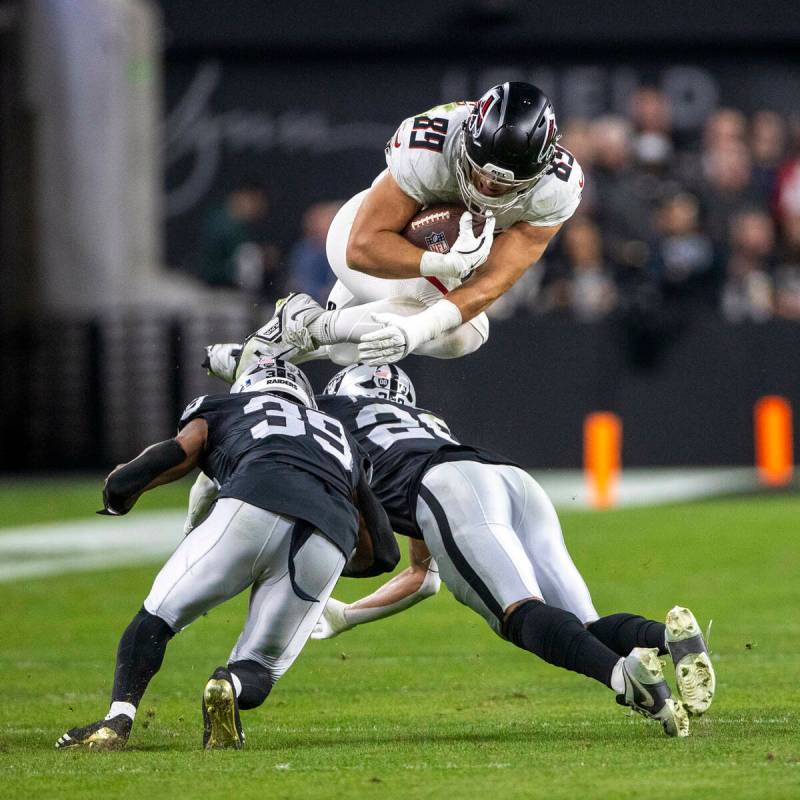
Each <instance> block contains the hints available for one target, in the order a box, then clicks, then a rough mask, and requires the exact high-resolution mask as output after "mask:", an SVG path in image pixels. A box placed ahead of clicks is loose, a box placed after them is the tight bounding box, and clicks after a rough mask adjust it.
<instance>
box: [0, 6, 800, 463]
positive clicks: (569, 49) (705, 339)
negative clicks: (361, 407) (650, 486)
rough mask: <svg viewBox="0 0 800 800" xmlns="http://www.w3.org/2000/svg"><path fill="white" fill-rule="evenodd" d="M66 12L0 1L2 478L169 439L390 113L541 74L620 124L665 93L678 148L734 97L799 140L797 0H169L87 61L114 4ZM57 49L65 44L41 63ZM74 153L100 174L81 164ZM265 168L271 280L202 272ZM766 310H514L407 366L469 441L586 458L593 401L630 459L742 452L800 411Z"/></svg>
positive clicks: (583, 110) (260, 315)
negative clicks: (615, 417) (206, 362)
mask: <svg viewBox="0 0 800 800" xmlns="http://www.w3.org/2000/svg"><path fill="white" fill-rule="evenodd" d="M78 5H80V4H78ZM89 5H91V4H89ZM75 8H77V6H75ZM54 9H57V4H48V3H32V4H23V3H14V2H4V3H0V53H2V56H1V57H0V58H1V60H0V70H1V75H2V77H1V78H0V119H1V120H2V121H1V122H0V233H1V234H2V235H1V236H0V247H1V248H2V249H1V252H0V287H1V288H0V335H2V345H1V346H0V376H1V377H0V440H1V441H2V447H1V448H0V470H3V471H4V472H14V471H19V470H25V471H30V470H50V469H59V470H62V469H73V468H74V469H100V468H105V467H108V466H109V465H111V464H115V463H117V462H118V461H120V460H123V459H125V458H127V457H130V456H131V455H132V454H133V453H135V452H137V451H138V449H139V448H140V447H141V446H142V445H144V444H146V443H148V442H150V441H154V440H156V439H159V438H163V437H164V436H165V435H167V434H168V433H169V431H170V430H171V429H172V426H173V424H174V419H175V416H176V413H177V412H178V410H179V409H180V408H181V407H182V405H183V404H184V403H185V402H186V401H187V400H189V399H191V398H192V397H193V396H195V395H197V394H199V393H201V392H205V391H209V390H212V389H213V386H214V384H213V383H212V382H210V381H209V380H207V379H206V378H205V377H204V375H203V373H202V370H200V369H199V362H200V360H201V357H202V346H203V345H204V344H206V343H209V342H211V341H233V340H236V339H239V338H241V336H242V335H243V334H244V333H246V332H248V331H250V330H251V329H252V328H253V327H254V326H256V325H258V324H260V323H261V322H263V321H264V320H265V319H266V318H267V317H268V316H269V314H270V313H271V308H270V301H274V299H276V298H277V297H279V296H281V295H282V294H283V293H285V291H286V290H287V289H290V288H291V286H287V285H286V280H285V277H286V271H285V265H286V258H287V255H288V253H289V252H290V250H291V247H292V245H293V243H294V242H296V241H297V239H298V237H299V236H300V235H301V222H302V218H303V214H304V211H305V210H306V209H307V208H308V207H309V206H310V205H311V204H313V203H317V202H321V201H335V200H342V199H346V198H347V197H349V196H350V195H352V194H353V193H355V192H356V191H358V190H360V189H362V188H364V187H365V186H366V185H368V183H369V182H370V181H371V180H372V178H373V177H374V176H375V175H376V174H377V172H378V171H380V169H381V168H382V166H383V158H382V146H383V143H384V142H385V140H386V139H387V138H388V136H389V135H390V134H391V133H392V131H393V130H394V127H395V126H396V125H397V124H398V122H399V121H400V120H401V119H403V118H404V117H406V116H409V115H411V114H413V113H415V112H419V111H421V110H423V109H426V108H428V107H430V106H433V105H435V104H437V103H439V102H444V101H448V100H453V99H460V98H474V97H475V96H477V95H478V94H479V93H480V92H482V91H483V90H485V89H486V88H488V87H489V86H490V85H491V84H493V83H495V82H499V81H502V80H506V79H526V80H532V81H534V82H536V83H539V84H540V85H541V86H542V88H544V89H545V90H546V91H548V92H550V93H551V95H552V98H553V101H554V103H555V108H556V113H557V116H558V119H559V121H560V123H561V124H562V126H563V125H565V123H567V121H569V120H571V119H575V118H582V119H586V120H589V121H591V120H592V119H595V118H598V117H601V116H603V115H605V114H609V113H613V114H622V115H625V114H627V113H628V106H627V104H628V101H629V99H630V96H631V92H632V91H633V90H634V89H635V88H636V87H637V86H640V85H648V86H654V87H657V88H659V89H661V90H664V91H666V92H667V93H668V94H669V97H670V99H671V101H672V114H673V122H674V127H673V131H672V136H673V138H674V143H675V144H676V146H677V147H680V148H681V149H682V150H683V151H686V152H691V151H692V148H697V147H698V146H699V144H698V143H699V142H700V140H701V138H702V129H703V125H704V123H705V122H706V120H707V118H708V117H709V115H710V114H712V112H714V111H715V110H716V109H717V108H720V107H732V108H736V109H739V110H741V111H742V112H744V113H745V114H746V115H748V119H750V118H751V117H752V115H753V114H754V113H755V112H758V111H760V110H771V111H776V112H779V114H781V115H782V117H783V118H784V119H785V120H786V123H787V125H788V126H789V127H790V128H791V126H792V125H793V126H794V129H793V132H792V133H791V134H790V141H789V142H787V145H786V150H785V154H784V158H785V159H786V160H787V161H788V160H789V159H791V158H792V157H796V155H797V145H798V143H799V142H800V140H799V139H798V138H797V137H798V132H797V128H798V125H800V123H799V122H798V119H797V114H798V108H800V102H798V101H800V62H798V60H797V58H796V43H797V41H798V37H800V12H798V9H797V7H796V6H794V5H793V4H787V3H782V2H761V3H753V2H739V3H719V4H713V5H707V6H705V5H698V4H693V3H685V2H678V3H669V4H664V3H655V2H640V3H635V4H633V3H627V2H606V3H603V4H602V6H600V5H599V4H587V3H581V2H576V1H572V0H565V1H562V2H559V3H557V4H544V3H538V2H536V3H529V2H521V1H516V0H473V2H455V0H448V1H447V2H434V3H431V2H418V1H417V0H406V2H403V3H392V4H389V3H380V2H379V3H376V2H361V1H359V0H351V2H348V3H346V4H340V3H330V2H318V1H316V0H315V1H314V2H304V3H297V4H285V3H280V4H278V3H263V2H258V1H257V0H230V1H229V2H227V3H224V4H220V3H217V2H210V1H209V0H206V1H205V2H190V1H189V0H169V1H168V0H163V2H161V3H160V4H152V3H142V4H140V11H141V16H137V18H136V19H135V20H133V19H131V20H128V21H122V22H121V23H120V22H119V21H117V22H112V23H109V25H108V27H107V28H106V29H104V30H103V32H102V33H103V36H105V38H103V37H102V36H101V37H100V39H99V40H98V41H99V42H100V44H99V45H98V51H97V52H98V54H99V55H98V59H96V60H92V59H91V58H88V59H87V60H84V61H83V62H81V63H78V64H71V63H70V61H69V58H68V57H67V56H66V55H65V54H68V53H69V52H72V51H70V49H69V45H68V44H64V46H63V47H61V48H60V46H59V43H62V44H63V42H64V41H67V38H68V37H67V35H66V34H65V35H64V37H62V38H59V35H58V34H57V33H54V31H58V30H64V31H66V30H68V29H69V30H70V31H72V34H71V35H76V36H85V37H87V39H86V41H93V40H91V35H92V30H93V26H95V25H99V24H100V23H98V20H97V17H94V16H92V15H91V14H89V13H88V12H83V13H86V14H87V16H86V17H85V18H84V19H77V18H76V17H75V16H74V15H76V14H78V13H79V12H78V11H74V10H72V7H70V6H64V7H63V8H62V9H61V10H60V11H58V10H54ZM59 13H60V14H62V15H63V16H62V17H59V16H58V14H59ZM70 15H73V16H70ZM101 22H102V20H101ZM48 26H49V27H48ZM115 26H116V27H115ZM48 37H50V38H48ZM42 41H50V42H53V43H56V45H55V46H54V50H53V52H54V53H55V55H54V56H53V57H51V58H50V59H47V58H38V59H37V58H27V56H29V55H30V53H31V52H34V53H37V54H39V56H41V53H42V47H39V46H36V43H39V44H40V43H41V42H42ZM31 42H33V43H34V44H31ZM125 48H128V49H127V50H126V49H125ZM117 51H119V52H121V53H122V55H121V56H119V57H118V58H116V57H115V53H116V52H117ZM101 56H102V58H107V59H108V61H107V62H103V61H102V60H101ZM118 62H119V63H123V67H124V68H123V69H122V71H121V72H120V71H119V69H118V67H119V63H118ZM115 70H117V71H116V72H115ZM118 73H119V74H118ZM109 75H111V76H113V79H114V80H115V81H116V82H117V83H116V84H115V85H116V86H117V89H118V93H117V94H114V93H110V94H108V96H107V99H108V100H109V102H111V103H120V108H124V109H125V112H124V113H125V114H127V115H128V116H127V117H126V119H128V120H130V121H131V123H132V125H131V127H132V128H135V129H136V130H137V131H138V133H137V134H136V138H135V139H128V138H125V137H126V136H127V135H128V134H127V133H126V134H124V135H122V134H120V135H121V136H122V139H121V140H120V142H122V143H121V144H120V143H119V142H118V141H117V139H116V138H114V137H115V136H116V134H115V133H114V132H113V130H112V129H113V125H114V122H113V121H114V116H113V115H112V114H110V113H107V110H106V111H103V110H102V109H98V107H97V106H96V105H92V103H91V101H90V99H87V98H91V96H92V95H91V94H88V95H86V93H90V92H97V93H99V94H102V92H103V91H104V89H103V88H102V86H103V79H104V77H106V76H109ZM98 87H99V88H98ZM120 87H124V88H120ZM120 92H121V93H122V94H120ZM84 95H86V96H84ZM122 95H124V96H122ZM103 96H105V95H103ZM62 135H63V140H62V139H60V138H59V137H60V136H62ZM95 136H96V137H97V139H96V141H95ZM792 137H794V138H793V139H792ZM123 139H124V141H123ZM81 157H85V158H86V159H87V164H91V165H94V167H92V170H93V169H95V168H96V169H97V173H98V174H97V175H94V172H92V170H88V172H89V173H91V174H88V173H87V171H86V170H84V171H83V172H75V171H71V169H72V166H73V165H74V164H75V159H76V158H77V159H80V158H81ZM97 165H102V167H98V166H97ZM103 170H105V171H103ZM100 173H102V174H100ZM76 174H80V175H81V176H82V177H81V180H82V182H81V183H73V181H72V179H73V177H74V176H75V175H76ZM87 175H88V177H87ZM93 180H96V183H92V181H93ZM588 180H591V175H589V176H588ZM248 182H256V183H259V184H262V185H263V186H264V188H265V189H266V193H267V196H268V199H269V206H270V210H269V214H268V216H267V217H266V219H265V220H263V221H262V226H261V228H260V230H259V236H261V237H263V239H264V240H265V241H268V242H270V243H271V245H272V246H274V250H275V252H276V253H278V255H277V256H276V259H277V260H276V263H275V264H273V271H272V272H271V273H269V275H268V277H267V280H266V281H265V282H264V285H263V286H262V287H261V288H260V290H259V291H258V292H257V293H253V292H243V291H237V290H235V289H211V288H209V287H207V286H204V285H203V284H202V283H201V282H200V281H199V280H198V277H197V276H198V268H199V267H198V265H199V262H200V260H201V255H200V246H201V240H202V235H203V234H202V231H203V227H204V225H205V224H206V219H207V217H208V214H209V212H210V210H211V209H213V208H214V207H215V206H218V205H219V204H221V203H222V202H224V199H225V197H226V195H227V194H228V193H229V192H230V191H232V190H235V189H236V188H237V187H239V186H241V185H242V184H245V183H248ZM92 187H96V188H95V189H93V188H92ZM634 202H635V200H632V201H631V203H634ZM600 203H601V204H602V198H600ZM764 210H766V211H767V213H773V210H772V209H771V208H770V207H769V204H767V205H766V206H765V208H764ZM778 250H779V246H778V245H776V256H775V257H776V258H778V257H779V256H780V254H779V253H778ZM771 317H772V318H770V319H766V320H764V321H751V320H744V321H741V322H735V323H734V322H730V321H728V320H726V319H725V317H724V315H722V314H721V313H718V310H717V309H711V310H710V311H709V310H708V309H706V308H702V309H699V310H698V309H697V308H692V309H691V310H690V312H688V313H686V314H683V313H681V314H680V315H679V319H678V320H677V322H676V320H675V319H673V318H671V317H670V316H669V315H666V317H665V316H664V315H662V313H661V310H660V309H659V308H654V307H653V306H648V305H644V306H643V307H638V306H637V307H635V308H634V310H633V311H631V309H630V308H626V307H624V304H619V307H618V308H616V309H615V311H614V312H613V313H609V314H607V315H604V316H603V317H602V318H600V319H596V320H593V321H583V320H579V319H576V318H575V315H574V314H571V313H569V309H567V310H566V312H564V311H563V310H562V311H561V312H557V313H549V314H548V313H526V312H525V311H517V312H516V313H515V314H513V315H512V318H510V319H508V320H499V319H498V320H493V322H492V330H491V339H490V342H489V343H488V345H487V346H485V347H484V348H483V349H482V350H480V351H479V352H478V353H477V354H475V355H472V356H470V357H468V358H465V359H462V360H459V361H455V362H441V361H433V360H426V359H419V358H413V359H410V360H409V361H408V362H407V365H408V369H409V371H410V372H411V374H412V377H414V378H415V379H416V380H417V383H418V391H419V394H420V395H421V396H422V398H423V402H424V403H425V404H426V405H428V406H432V407H435V408H436V409H438V410H441V411H442V412H444V413H445V414H446V415H447V418H448V419H449V420H451V422H452V423H453V426H454V428H455V429H456V431H457V432H458V433H459V434H460V435H461V436H462V437H463V438H465V439H470V440H472V441H476V442H479V443H481V444H484V445H489V446H491V447H493V448H495V449H498V450H503V451H505V452H507V453H508V454H509V455H511V456H512V457H514V458H516V459H518V460H519V461H521V462H522V463H524V464H525V465H527V466H536V467H573V468H574V467H578V466H579V465H580V462H581V426H582V423H583V418H584V416H585V414H586V413H588V412H590V411H595V410H612V411H615V412H617V413H618V414H620V416H621V417H622V420H623V424H624V431H625V434H624V449H623V457H624V462H625V463H626V464H632V465H639V466H647V465H650V466H652V465H684V464H692V465H723V464H726V465H727V464H730V465H734V464H736V465H742V464H749V463H752V458H753V455H752V453H753V436H752V407H753V403H754V402H755V400H756V399H757V398H758V397H760V396H762V395H765V394H781V395H784V396H786V397H787V398H789V399H790V400H791V401H792V402H793V403H794V405H795V408H797V407H799V406H798V403H800V378H798V370H797V367H796V363H797V358H796V354H797V350H798V344H799V343H800V326H799V325H798V322H797V321H796V320H793V319H786V318H780V315H777V314H776V315H771ZM310 371H311V373H312V375H313V376H314V377H315V378H316V379H317V380H321V379H323V378H325V377H327V376H328V375H329V374H330V373H331V369H330V367H329V366H328V365H314V366H313V367H312V368H311V370H310Z"/></svg>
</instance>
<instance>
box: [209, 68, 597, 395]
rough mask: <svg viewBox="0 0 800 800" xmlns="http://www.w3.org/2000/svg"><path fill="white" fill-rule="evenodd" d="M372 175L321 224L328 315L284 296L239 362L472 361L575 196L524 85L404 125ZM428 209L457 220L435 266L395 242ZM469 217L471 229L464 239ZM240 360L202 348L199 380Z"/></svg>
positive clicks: (570, 160)
mask: <svg viewBox="0 0 800 800" xmlns="http://www.w3.org/2000/svg"><path fill="white" fill-rule="evenodd" d="M386 164H387V167H386V169H385V170H384V171H383V172H382V173H381V174H380V175H378V177H377V178H376V179H375V181H374V182H373V184H372V186H371V187H370V188H369V189H366V190H364V191H362V192H360V193H358V194H357V195H355V196H354V197H352V198H351V199H350V200H349V201H348V202H347V203H345V205H344V206H343V207H342V208H341V210H340V211H339V213H338V214H337V215H336V218H335V219H334V221H333V223H332V224H331V228H330V230H329V232H328V239H327V254H328V261H329V262H330V265H331V268H332V269H333V271H334V272H335V273H336V277H337V279H338V280H337V283H336V285H335V286H334V288H333V291H332V292H331V295H330V298H329V300H328V308H329V309H330V310H328V311H323V309H322V308H321V307H320V306H319V305H318V304H317V303H316V302H315V301H314V300H312V299H311V298H310V297H309V296H308V295H305V294H296V295H290V296H289V298H288V300H287V301H286V303H285V305H283V307H282V308H280V309H279V310H278V312H277V318H273V320H271V321H270V322H269V323H267V325H265V326H264V327H263V328H262V329H260V330H259V331H257V332H256V334H254V335H253V336H252V337H250V339H249V340H248V342H247V343H246V345H245V357H244V361H247V360H248V356H251V355H253V354H255V353H258V352H262V353H271V354H273V355H283V357H286V358H289V359H290V360H292V361H294V362H295V363H301V362H302V361H303V360H308V359H311V358H325V357H329V358H331V359H332V360H334V361H336V362H337V363H341V364H348V363H354V362H356V361H362V362H365V363H371V364H379V363H387V362H394V361H398V360H400V359H401V358H404V357H405V356H407V355H408V354H409V353H411V352H416V353H418V354H421V355H428V356H433V357H435V358H456V357H459V356H463V355H466V354H468V353H471V352H473V351H475V350H477V349H478V348H479V347H480V346H481V345H482V344H483V343H484V342H485V341H486V339H487V338H488V335H489V321H488V319H487V317H486V314H485V313H484V312H485V310H486V309H487V308H488V307H489V306H490V305H491V304H492V303H493V302H494V300H496V299H497V298H498V297H499V296H500V295H502V294H503V293H504V292H505V291H506V290H507V289H508V288H509V287H510V286H511V285H512V284H514V283H515V282H516V281H517V280H518V279H519V277H520V276H521V275H522V274H523V273H524V272H525V271H526V270H527V269H528V268H529V267H531V266H532V265H533V264H535V263H536V262H537V261H538V260H539V258H540V257H541V255H542V254H543V253H544V250H545V248H546V247H547V244H548V242H550V240H551V239H552V238H553V236H554V235H555V234H556V233H557V231H558V230H559V228H560V227H561V225H562V224H563V223H564V222H565V221H566V220H567V219H569V217H571V216H572V214H573V213H574V212H575V209H576V208H577V207H578V204H579V202H580V197H581V191H582V189H583V173H582V171H581V168H580V166H579V165H578V163H577V161H576V160H575V158H574V156H573V155H572V154H571V153H569V152H568V151H567V150H565V149H564V148H561V147H559V145H558V129H557V126H556V119H555V114H554V112H553V107H552V105H551V103H550V100H549V99H548V98H547V96H546V95H545V94H544V93H542V92H541V91H540V90H539V89H538V88H536V87H535V86H533V85H531V84H528V83H520V82H507V83H503V84H500V85H498V86H494V87H492V88H491V89H489V91H488V92H486V94H484V95H483V97H481V99H480V100H479V101H478V102H476V103H475V102H454V103H449V104H446V105H441V106H437V107H435V108H432V109H430V110H429V111H426V112H425V113H423V114H419V115H417V116H414V117H409V118H408V119H406V120H404V121H403V122H402V123H401V124H400V126H399V127H398V129H397V131H396V132H395V134H394V136H393V137H392V138H391V139H390V140H389V142H388V143H387V145H386ZM437 203H463V204H464V205H466V207H467V208H468V209H469V212H467V213H465V214H464V215H463V217H462V220H461V227H460V235H459V238H458V239H457V241H456V242H455V243H454V245H453V247H452V249H451V250H450V252H449V253H446V254H443V253H433V252H428V251H424V250H421V249H420V248H418V247H415V246H414V245H413V244H411V243H410V242H409V241H407V240H406V239H405V238H404V237H403V236H401V231H403V230H404V228H405V227H406V226H407V225H408V223H409V221H410V220H411V219H412V218H413V217H414V216H415V215H416V214H417V212H418V211H420V209H422V208H423V207H425V206H430V205H434V204H437ZM472 215H474V216H475V217H480V218H482V219H483V220H484V221H485V225H484V227H483V230H482V232H481V233H480V234H479V235H478V236H476V235H475V234H474V233H473V218H472ZM500 232H502V235H501V236H498V235H496V234H499V233H500ZM473 273H474V274H473ZM346 343H349V344H346ZM356 346H358V352H356ZM240 351H241V347H240V346H238V345H215V346H213V347H212V348H209V361H210V368H211V370H212V371H213V372H214V373H215V374H217V375H218V376H219V377H222V378H226V379H227V380H228V381H230V380H232V379H233V372H234V370H235V363H236V358H237V357H238V355H239V353H240Z"/></svg>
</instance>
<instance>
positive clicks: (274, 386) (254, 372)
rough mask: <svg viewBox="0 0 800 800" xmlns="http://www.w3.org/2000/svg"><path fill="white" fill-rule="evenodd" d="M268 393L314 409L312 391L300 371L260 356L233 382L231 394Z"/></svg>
mask: <svg viewBox="0 0 800 800" xmlns="http://www.w3.org/2000/svg"><path fill="white" fill-rule="evenodd" d="M239 392H269V394H277V395H284V396H285V397H288V398H289V399H290V400H296V401H297V402H298V403H302V405H304V406H306V407H307V408H316V407H317V403H316V400H314V389H313V388H312V386H311V383H310V382H309V380H308V378H306V376H305V374H304V373H303V372H302V370H300V369H298V368H297V367H296V366H295V365H294V364H290V363H289V362H288V361H283V360H281V359H280V358H273V357H272V356H261V357H260V358H259V359H258V360H257V361H255V362H254V363H253V364H251V365H250V366H249V367H247V369H245V371H244V372H243V373H242V374H241V375H240V376H239V377H238V378H237V379H236V380H235V381H234V383H233V386H231V392H230V393H231V394H239Z"/></svg>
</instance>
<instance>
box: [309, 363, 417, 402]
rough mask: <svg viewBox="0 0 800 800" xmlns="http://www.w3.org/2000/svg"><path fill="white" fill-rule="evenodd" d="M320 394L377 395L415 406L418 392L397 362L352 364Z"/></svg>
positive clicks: (337, 374)
mask: <svg viewBox="0 0 800 800" xmlns="http://www.w3.org/2000/svg"><path fill="white" fill-rule="evenodd" d="M323 394H336V395H347V396H350V397H353V396H355V397H379V398H380V399H381V400H392V401H393V402H395V403H400V404H401V405H404V406H416V404H417V394H416V392H415V391H414V384H413V383H411V378H409V377H408V375H406V373H405V372H403V370H402V369H400V367H398V366H397V365H396V364H381V365H380V366H377V367H371V366H368V365H367V364H353V365H352V366H350V367H345V368H344V369H343V370H341V371H340V372H337V373H336V374H335V375H334V376H333V377H332V378H331V380H330V381H329V382H328V385H327V386H326V387H325V391H324V392H323Z"/></svg>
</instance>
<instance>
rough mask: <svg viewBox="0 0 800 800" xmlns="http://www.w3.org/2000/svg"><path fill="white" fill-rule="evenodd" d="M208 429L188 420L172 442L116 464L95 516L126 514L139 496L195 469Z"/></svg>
mask: <svg viewBox="0 0 800 800" xmlns="http://www.w3.org/2000/svg"><path fill="white" fill-rule="evenodd" d="M207 436H208V425H207V423H206V421H205V420H204V419H202V418H198V419H194V420H192V421H191V422H190V423H189V424H188V425H186V426H185V427H184V428H183V429H182V430H181V432H180V433H179V434H178V435H177V436H175V437H174V438H172V439H166V440H165V441H163V442H158V443H156V444H153V445H150V447H148V448H147V449H145V450H143V451H142V452H141V453H140V454H139V455H138V456H137V457H136V458H134V459H133V461H129V462H128V463H127V464H120V465H119V466H118V467H117V468H116V469H115V470H113V471H112V472H111V473H110V474H109V476H108V477H107V478H106V482H105V485H104V486H103V510H102V511H99V512H98V513H99V514H110V515H113V516H121V515H122V514H127V513H128V512H129V511H130V510H131V508H133V505H134V503H136V501H137V500H138V499H139V497H140V496H141V495H142V493H143V492H146V491H148V490H150V489H154V488H155V487H156V486H161V485H162V484H165V483H171V482H172V481H176V480H178V478H182V477H183V476H184V475H186V474H187V473H188V472H190V471H191V470H192V469H194V468H195V467H196V466H197V462H198V460H199V459H200V455H201V454H202V452H203V448H204V447H205V444H206V438H207Z"/></svg>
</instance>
